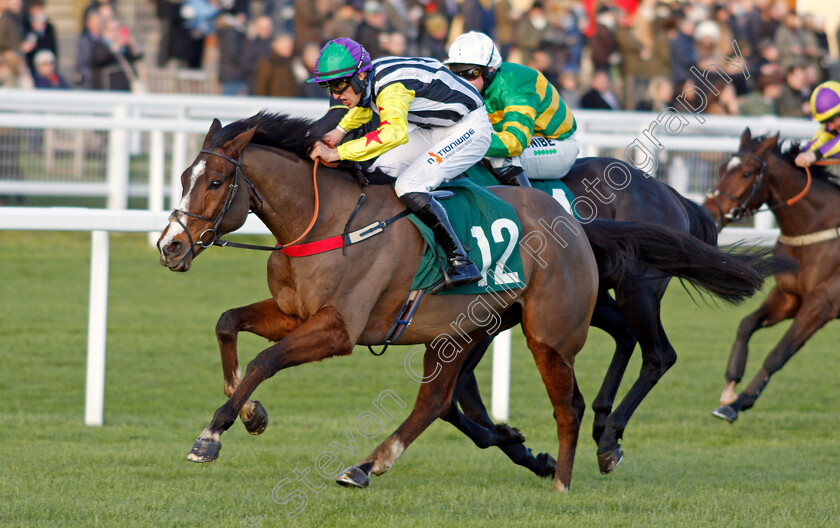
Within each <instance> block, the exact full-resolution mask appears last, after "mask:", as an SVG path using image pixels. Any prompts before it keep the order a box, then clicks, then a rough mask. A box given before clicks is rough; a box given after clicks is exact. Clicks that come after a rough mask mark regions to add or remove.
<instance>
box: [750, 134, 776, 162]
mask: <svg viewBox="0 0 840 528" xmlns="http://www.w3.org/2000/svg"><path fill="white" fill-rule="evenodd" d="M778 141H779V133H778V132H776V135H775V136H768V137H767V138H766V139H765V140H764V141H762V142H761V143H759V144H758V147H756V149H755V155H756V156H758V157H759V158H761V159H764V158H766V157H767V155H768V154H770V152H771V151H772V150H773V147H775V146H776V143H778Z"/></svg>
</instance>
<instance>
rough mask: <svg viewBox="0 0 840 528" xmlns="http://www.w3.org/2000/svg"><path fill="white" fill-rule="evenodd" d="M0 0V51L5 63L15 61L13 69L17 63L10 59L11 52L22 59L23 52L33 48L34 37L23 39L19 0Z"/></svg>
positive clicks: (16, 67) (16, 68)
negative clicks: (0, 6) (0, 2)
mask: <svg viewBox="0 0 840 528" xmlns="http://www.w3.org/2000/svg"><path fill="white" fill-rule="evenodd" d="M0 1H2V4H1V5H2V6H3V10H2V12H0V53H2V54H3V55H4V57H5V59H6V63H7V64H12V63H13V62H14V63H15V64H13V65H12V66H13V70H18V69H19V65H18V64H17V63H16V61H14V60H13V59H11V54H14V55H18V56H19V57H20V59H21V60H22V59H23V55H24V54H26V53H29V52H30V51H32V50H33V49H35V41H36V37H35V35H31V36H28V37H27V38H26V39H24V33H23V18H22V17H21V10H22V9H23V4H22V3H21V0H0Z"/></svg>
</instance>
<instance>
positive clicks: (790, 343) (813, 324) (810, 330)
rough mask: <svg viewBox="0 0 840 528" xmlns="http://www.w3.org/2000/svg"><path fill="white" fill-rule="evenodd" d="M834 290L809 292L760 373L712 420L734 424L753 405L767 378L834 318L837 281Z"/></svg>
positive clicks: (838, 291) (838, 290) (838, 292)
mask: <svg viewBox="0 0 840 528" xmlns="http://www.w3.org/2000/svg"><path fill="white" fill-rule="evenodd" d="M833 286H834V287H833V288H830V287H824V288H821V289H820V290H817V291H814V292H811V294H809V295H808V297H806V298H805V299H804V300H803V302H802V306H801V308H799V311H798V312H797V314H796V317H794V318H793V324H792V325H791V326H790V328H788V330H787V332H785V335H784V336H783V337H782V340H781V341H779V343H778V344H777V345H776V346H775V347H774V348H773V350H772V351H771V352H770V354H769V355H768V356H767V358H766V359H765V360H764V364H763V365H762V366H761V369H760V370H759V371H758V373H757V374H756V375H755V377H754V378H753V379H752V381H751V382H750V384H749V385H748V386H747V388H746V389H744V390H743V391H742V392H741V394H739V395H738V397H737V398H736V399H735V401H734V402H732V403H731V404H729V405H723V406H721V407H719V408H717V409H715V410H714V411H712V414H713V415H714V416H716V417H718V418H721V419H723V420H726V421H728V422H729V423H732V422H734V421H735V419H736V418H738V413H739V412H740V411H744V410H747V409H749V408H750V407H752V406H753V405H755V401H756V400H757V399H758V396H759V395H760V394H761V391H763V390H764V387H765V386H766V385H767V383H768V382H769V381H770V376H772V375H773V374H774V373H775V372H776V371H778V370H779V369H781V368H782V367H783V366H784V364H785V363H787V361H788V360H789V359H790V358H791V357H793V355H794V354H796V352H797V351H799V349H800V348H802V346H803V345H804V344H805V342H806V341H808V339H810V338H811V336H812V335H814V332H816V331H817V330H819V329H820V328H822V327H823V325H825V324H826V323H827V322H829V321H831V320H833V319H834V318H836V317H837V314H838V312H840V307H837V305H836V304H835V302H834V300H835V299H837V298H838V296H840V279H838V280H836V281H835V282H834V284H833Z"/></svg>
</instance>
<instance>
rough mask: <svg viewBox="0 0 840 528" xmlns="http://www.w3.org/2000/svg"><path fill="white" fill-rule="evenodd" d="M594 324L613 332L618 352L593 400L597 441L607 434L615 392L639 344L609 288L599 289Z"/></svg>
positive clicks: (594, 428)
mask: <svg viewBox="0 0 840 528" xmlns="http://www.w3.org/2000/svg"><path fill="white" fill-rule="evenodd" d="M591 324H592V326H594V327H595V328H600V329H601V330H603V331H604V332H606V333H607V334H609V335H610V337H612V338H613V340H614V341H615V352H613V357H612V361H610V366H609V368H608V369H607V374H606V376H604V381H603V382H602V383H601V390H599V391H598V395H597V396H596V397H595V399H594V400H593V401H592V410H593V411H595V419H594V421H593V423H592V438H593V439H594V440H595V443H596V444H597V443H598V442H600V440H601V436H603V434H604V428H605V427H606V424H607V417H608V416H609V415H610V413H611V412H612V407H613V403H614V402H615V395H616V393H617V392H618V387H619V385H621V380H622V378H623V377H624V373H625V371H626V370H627V364H628V363H629V362H630V357H631V356H632V355H633V350H634V349H635V348H636V338H635V337H634V336H633V332H631V331H630V327H629V326H628V325H627V319H625V318H624V314H622V313H621V311H620V310H619V309H618V304H616V302H615V300H613V298H612V297H610V296H609V294H608V293H607V292H601V293H599V295H598V304H597V305H596V306H595V311H594V312H593V313H592V323H591Z"/></svg>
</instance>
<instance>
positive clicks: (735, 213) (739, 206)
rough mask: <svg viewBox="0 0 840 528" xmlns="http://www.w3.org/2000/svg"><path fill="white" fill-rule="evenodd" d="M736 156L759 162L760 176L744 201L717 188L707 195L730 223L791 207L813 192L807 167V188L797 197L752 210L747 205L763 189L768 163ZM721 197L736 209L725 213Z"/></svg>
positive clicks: (837, 161)
mask: <svg viewBox="0 0 840 528" xmlns="http://www.w3.org/2000/svg"><path fill="white" fill-rule="evenodd" d="M736 156H742V157H748V158H752V159H754V160H756V161H758V163H759V164H760V165H759V169H758V175H757V176H756V179H755V183H754V184H753V186H752V188H751V190H750V193H749V195H748V196H747V197H746V198H744V199H742V200H739V199H737V198H736V197H734V196H732V195H730V194H728V193H725V192H723V191H721V190H720V189H717V188H715V189H714V190H713V191H710V192H708V193H706V196H707V197H708V198H711V199H712V200H714V202H715V205H717V207H718V211H719V213H720V214H721V218H728V219H729V220H730V221H733V222H734V221H736V220H739V219H741V218H743V217H746V216H753V215H755V214H756V213H759V212H763V211H774V210H776V209H780V208H782V207H789V206H791V205H793V204H795V203H797V202H798V201H800V200H802V199H803V198H804V197H805V195H807V194H808V191H810V190H811V182H812V181H813V178H812V176H811V169H810V167H805V174H806V176H807V179H806V181H805V187H804V188H803V189H802V190H801V191H800V192H799V193H797V194H796V195H795V196H793V197H791V198H788V199H787V200H785V201H783V202H781V203H778V204H775V205H768V206H767V209H764V210H761V206H759V207H758V208H756V209H751V208H749V207H747V204H749V203H750V202H751V201H752V200H753V198H755V195H756V194H758V192H759V190H760V189H761V188H762V186H763V184H764V179H765V177H766V175H765V173H764V170H765V169H766V168H767V162H766V161H764V160H762V159H761V158H759V157H758V156H755V155H754V154H750V153H740V152H739V153H738V154H736ZM837 164H840V159H830V160H820V161H816V162H814V165H837ZM721 195H722V196H725V197H727V198H729V199H730V200H732V201H733V202H735V207H733V208H732V209H731V210H730V211H729V213H723V208H722V207H721V205H720V203H719V202H718V200H717V197H718V196H721Z"/></svg>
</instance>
